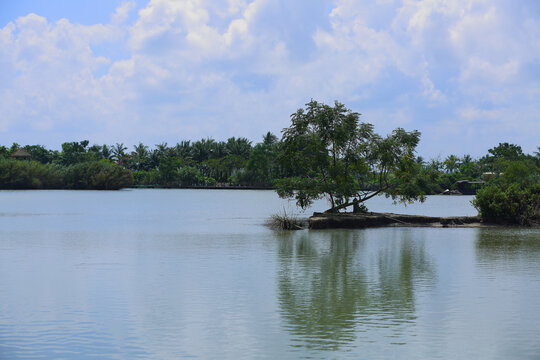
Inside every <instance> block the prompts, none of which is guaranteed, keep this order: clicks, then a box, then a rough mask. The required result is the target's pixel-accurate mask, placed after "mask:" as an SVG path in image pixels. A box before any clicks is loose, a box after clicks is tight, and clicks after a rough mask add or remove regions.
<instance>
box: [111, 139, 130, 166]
mask: <svg viewBox="0 0 540 360" xmlns="http://www.w3.org/2000/svg"><path fill="white" fill-rule="evenodd" d="M125 150H127V147H125V146H124V144H123V143H116V144H115V145H114V146H113V147H112V153H113V159H115V160H116V161H117V162H118V161H120V160H121V159H122V157H123V156H124V155H125V154H124V151H125Z"/></svg>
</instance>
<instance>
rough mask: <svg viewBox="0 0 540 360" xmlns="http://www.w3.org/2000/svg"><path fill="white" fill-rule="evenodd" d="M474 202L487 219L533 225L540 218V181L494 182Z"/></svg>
mask: <svg viewBox="0 0 540 360" xmlns="http://www.w3.org/2000/svg"><path fill="white" fill-rule="evenodd" d="M472 203H473V205H474V207H475V208H476V209H477V210H478V211H479V213H480V215H481V216H482V218H484V219H485V220H486V221H490V222H494V221H495V222H507V223H513V224H520V225H533V224H535V223H537V222H538V220H539V219H540V183H538V182H536V183H528V184H517V183H512V184H504V185H497V184H492V185H489V186H486V187H485V188H483V189H480V190H478V193H477V194H476V198H475V199H474V200H473V201H472Z"/></svg>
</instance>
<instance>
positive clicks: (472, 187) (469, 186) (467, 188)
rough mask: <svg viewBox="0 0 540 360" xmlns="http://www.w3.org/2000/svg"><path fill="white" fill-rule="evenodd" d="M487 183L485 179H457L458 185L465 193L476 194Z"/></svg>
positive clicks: (460, 190) (461, 191)
mask: <svg viewBox="0 0 540 360" xmlns="http://www.w3.org/2000/svg"><path fill="white" fill-rule="evenodd" d="M485 183H486V182H485V181H469V180H459V181H456V186H457V188H458V190H459V192H460V193H462V194H463V195H476V192H477V191H478V190H479V189H481V188H482V187H483V186H484V184H485Z"/></svg>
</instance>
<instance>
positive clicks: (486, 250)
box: [476, 228, 540, 266]
mask: <svg viewBox="0 0 540 360" xmlns="http://www.w3.org/2000/svg"><path fill="white" fill-rule="evenodd" d="M477 234H478V237H477V240H476V255H477V257H478V259H479V261H480V262H481V263H485V264H491V265H492V266H496V265H497V264H500V263H517V262H520V261H522V260H530V261H532V263H537V262H538V255H539V253H540V231H539V230H538V229H526V228H505V229H502V228H496V229H478V233H477Z"/></svg>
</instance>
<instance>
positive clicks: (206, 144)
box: [191, 138, 216, 163]
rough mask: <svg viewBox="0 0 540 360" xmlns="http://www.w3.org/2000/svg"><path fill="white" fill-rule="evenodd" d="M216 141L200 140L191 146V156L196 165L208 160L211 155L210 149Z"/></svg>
mask: <svg viewBox="0 0 540 360" xmlns="http://www.w3.org/2000/svg"><path fill="white" fill-rule="evenodd" d="M215 142H216V141H215V140H214V139H210V138H208V139H201V140H199V141H196V142H194V143H193V145H192V146H191V156H192V158H193V160H195V161H196V162H198V163H201V162H203V161H205V160H208V159H209V158H210V155H211V153H212V148H213V146H214V143H215Z"/></svg>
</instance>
